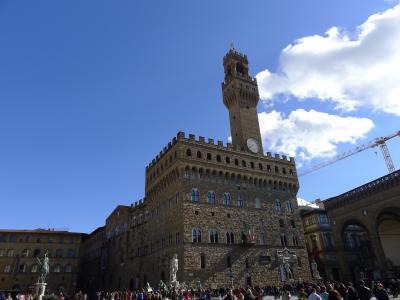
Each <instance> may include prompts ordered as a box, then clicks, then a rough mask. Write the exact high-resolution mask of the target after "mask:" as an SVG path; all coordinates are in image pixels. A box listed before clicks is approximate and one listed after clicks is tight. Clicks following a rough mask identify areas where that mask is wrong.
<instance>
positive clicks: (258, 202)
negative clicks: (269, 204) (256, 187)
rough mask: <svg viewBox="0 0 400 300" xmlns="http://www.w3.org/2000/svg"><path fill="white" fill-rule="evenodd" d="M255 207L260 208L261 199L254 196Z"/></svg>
mask: <svg viewBox="0 0 400 300" xmlns="http://www.w3.org/2000/svg"><path fill="white" fill-rule="evenodd" d="M255 207H256V208H261V201H260V199H259V198H256V199H255Z"/></svg>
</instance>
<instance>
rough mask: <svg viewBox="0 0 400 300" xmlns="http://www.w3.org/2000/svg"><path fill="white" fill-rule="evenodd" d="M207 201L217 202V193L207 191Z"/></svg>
mask: <svg viewBox="0 0 400 300" xmlns="http://www.w3.org/2000/svg"><path fill="white" fill-rule="evenodd" d="M207 202H208V203H210V204H215V193H214V192H208V193H207Z"/></svg>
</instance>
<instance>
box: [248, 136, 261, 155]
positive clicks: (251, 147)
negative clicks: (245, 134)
mask: <svg viewBox="0 0 400 300" xmlns="http://www.w3.org/2000/svg"><path fill="white" fill-rule="evenodd" d="M247 147H248V148H249V150H250V151H251V152H253V153H258V150H259V147H258V142H257V141H256V140H255V139H252V138H249V139H248V140H247Z"/></svg>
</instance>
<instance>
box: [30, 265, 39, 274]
mask: <svg viewBox="0 0 400 300" xmlns="http://www.w3.org/2000/svg"><path fill="white" fill-rule="evenodd" d="M37 269H38V266H37V264H33V265H32V266H31V273H36V272H37Z"/></svg>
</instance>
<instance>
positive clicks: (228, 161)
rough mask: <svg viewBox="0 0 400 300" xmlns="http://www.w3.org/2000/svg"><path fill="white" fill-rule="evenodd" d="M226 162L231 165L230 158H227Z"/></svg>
mask: <svg viewBox="0 0 400 300" xmlns="http://www.w3.org/2000/svg"><path fill="white" fill-rule="evenodd" d="M225 161H226V163H227V164H230V163H231V159H230V158H229V157H228V156H227V157H226V158H225Z"/></svg>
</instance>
